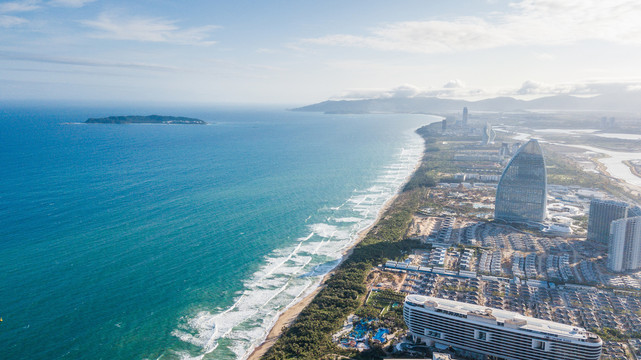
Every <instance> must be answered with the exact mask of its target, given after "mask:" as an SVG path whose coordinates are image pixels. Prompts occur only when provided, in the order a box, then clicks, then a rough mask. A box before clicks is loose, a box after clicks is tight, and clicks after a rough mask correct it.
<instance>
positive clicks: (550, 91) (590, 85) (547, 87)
mask: <svg viewBox="0 0 641 360" xmlns="http://www.w3.org/2000/svg"><path fill="white" fill-rule="evenodd" d="M639 88H641V82H639V81H620V82H617V81H600V82H594V81H588V82H578V83H561V84H548V83H542V82H538V81H533V80H527V81H525V82H524V83H523V84H522V85H521V87H520V88H518V89H516V90H514V89H511V90H510V89H506V90H503V91H502V92H501V94H502V95H561V94H566V95H578V96H588V95H602V94H621V93H625V92H628V91H636V90H638V89H639Z"/></svg>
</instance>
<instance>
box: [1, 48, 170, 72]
mask: <svg viewBox="0 0 641 360" xmlns="http://www.w3.org/2000/svg"><path fill="white" fill-rule="evenodd" d="M0 59H6V60H21V61H30V62H36V63H48V64H59V65H72V66H86V67H108V68H124V69H134V70H155V71H176V70H179V69H178V68H175V67H170V66H164V65H158V64H152V63H136V62H118V61H109V60H102V59H100V60H95V59H82V58H66V57H55V56H49V55H42V54H36V53H20V52H9V51H0Z"/></svg>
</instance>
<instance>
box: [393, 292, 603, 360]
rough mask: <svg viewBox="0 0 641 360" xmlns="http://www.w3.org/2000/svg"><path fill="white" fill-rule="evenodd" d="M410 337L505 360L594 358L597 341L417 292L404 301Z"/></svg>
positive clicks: (598, 352) (506, 313)
mask: <svg viewBox="0 0 641 360" xmlns="http://www.w3.org/2000/svg"><path fill="white" fill-rule="evenodd" d="M403 313H404V317H405V322H406V323H407V326H408V327H409V332H410V335H411V336H413V337H414V338H416V339H418V340H420V341H422V342H424V343H426V344H427V345H434V344H437V345H441V346H446V347H448V346H451V347H454V348H458V349H462V350H466V351H471V352H474V353H479V354H485V355H488V356H493V357H494V358H499V359H506V360H598V359H599V357H600V356H601V345H602V341H601V339H600V338H599V337H598V336H596V335H595V334H592V333H590V332H588V331H586V330H585V329H583V328H578V327H574V326H570V325H564V324H560V323H556V322H552V321H546V320H540V319H536V318H533V317H526V316H522V315H520V314H518V313H515V312H511V311H505V310H500V309H492V308H486V307H483V306H478V305H472V304H467V303H464V302H458V301H452V300H447V299H439V298H435V297H427V296H421V295H409V296H407V298H406V299H405V306H404V310H403Z"/></svg>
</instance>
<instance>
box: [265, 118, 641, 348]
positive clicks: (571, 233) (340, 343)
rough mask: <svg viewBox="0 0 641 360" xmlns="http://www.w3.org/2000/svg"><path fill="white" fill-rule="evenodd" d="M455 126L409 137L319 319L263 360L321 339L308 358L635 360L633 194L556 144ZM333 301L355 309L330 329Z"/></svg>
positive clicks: (637, 251)
mask: <svg viewBox="0 0 641 360" xmlns="http://www.w3.org/2000/svg"><path fill="white" fill-rule="evenodd" d="M458 114H459V118H458V120H457V119H456V118H455V117H452V116H451V117H448V118H447V121H445V122H438V123H434V124H432V125H430V126H426V127H424V128H422V129H420V130H419V131H418V132H419V134H421V135H423V136H424V138H425V139H426V152H425V157H424V158H423V162H422V164H421V165H420V167H419V168H418V169H417V171H416V173H415V175H414V177H413V178H412V179H410V181H409V182H408V183H407V185H406V186H405V188H404V189H403V191H402V192H401V194H400V195H399V198H398V200H397V201H396V202H395V205H393V206H392V208H391V210H390V211H388V212H387V213H385V214H384V216H383V217H382V219H381V220H380V222H379V223H378V225H377V226H375V227H374V228H373V229H372V230H371V231H370V233H369V234H368V235H367V236H366V237H365V239H364V240H363V242H362V243H361V244H359V245H357V246H356V247H355V249H354V253H353V255H352V256H350V258H348V260H347V261H346V263H345V265H343V266H341V267H339V270H337V273H336V274H335V275H334V276H331V277H329V279H328V280H327V287H326V289H324V290H322V291H321V292H320V295H319V297H318V298H317V299H315V300H314V301H315V302H316V301H317V303H315V302H313V303H312V305H311V308H312V309H318V312H317V311H316V310H312V312H311V313H303V315H302V317H303V319H304V320H302V324H301V325H298V326H294V330H293V331H292V332H291V333H290V332H288V333H286V334H285V336H284V339H285V340H283V343H282V344H281V343H280V342H279V343H278V344H277V346H276V350H274V351H273V352H272V353H271V354H272V356H268V357H266V359H268V360H276V359H281V358H287V356H282V354H292V357H297V356H299V354H301V352H298V351H294V350H291V352H288V351H290V350H288V349H302V348H304V347H305V346H309V345H307V344H308V342H307V341H308V340H307V339H309V338H310V337H311V336H312V335H311V334H315V332H314V331H313V329H314V328H317V327H321V326H323V327H325V326H326V327H327V328H332V329H333V330H332V332H331V337H332V338H331V341H330V342H331V344H332V345H331V346H328V347H326V348H324V350H323V351H321V352H318V353H314V356H317V355H320V354H325V355H327V356H328V358H340V357H342V356H344V357H345V358H361V359H382V358H388V357H390V356H392V357H396V358H398V357H401V358H402V357H412V358H421V359H436V358H438V357H439V356H442V355H443V354H446V355H444V356H446V357H447V358H449V359H456V360H488V359H492V360H627V359H638V358H641V333H640V332H639V330H638V329H641V316H640V315H641V291H640V290H639V289H640V288H641V271H639V270H638V269H639V268H640V267H641V217H639V215H638V214H639V213H640V212H639V207H638V206H636V203H638V202H639V200H640V199H641V192H635V191H637V190H635V188H629V189H628V188H626V189H625V190H621V188H620V187H619V184H618V183H615V182H614V181H611V180H610V178H608V177H607V176H606V175H604V174H602V173H599V172H598V170H597V168H595V167H594V162H592V161H585V160H584V159H585V158H584V157H585V156H586V155H585V154H584V153H583V152H581V151H580V150H579V151H577V150H574V151H573V149H571V148H569V147H567V146H566V147H562V146H559V145H552V144H551V143H552V142H553V141H557V142H558V141H560V140H557V139H558V138H553V137H552V139H553V140H552V141H549V140H548V138H547V137H551V136H552V135H548V134H546V135H545V136H546V138H545V139H543V138H542V140H544V141H541V142H539V141H537V140H533V139H528V138H527V137H526V136H523V133H522V131H523V130H521V128H520V127H517V126H515V127H507V126H505V125H495V126H493V127H490V126H489V123H490V121H491V120H493V119H491V118H490V116H491V115H487V116H486V115H483V114H478V115H477V114H475V116H474V117H473V119H474V121H473V122H471V123H470V122H466V121H465V117H466V116H468V117H469V113H467V114H465V112H463V116H461V113H460V112H459V113H458ZM494 120H495V119H494ZM597 120H598V119H597ZM481 124H483V125H481ZM506 133H509V134H510V136H512V137H506V136H505V135H504V134H506ZM515 134H519V135H518V136H517V135H515ZM494 136H496V137H497V139H495V138H494ZM605 141H607V140H605ZM542 145H543V146H545V148H544V149H545V153H546V157H545V158H544V155H543V154H544V152H543V150H544V149H542ZM581 156H584V157H581ZM577 164H580V165H581V166H582V167H583V168H581V167H579V165H577ZM592 170H594V171H592ZM548 182H549V184H548ZM615 184H616V185H615ZM351 259H357V260H354V261H358V262H352V261H350V260H351ZM348 271H349V273H348ZM354 274H360V275H358V276H359V277H354ZM348 279H356V280H354V281H353V282H350V281H349V280H348ZM358 279H362V280H358ZM337 289H345V290H344V293H342V292H338V290H337ZM355 289H359V290H358V291H360V293H359V294H360V297H358V298H357V297H356V296H355V295H354V293H353V292H354V291H355ZM341 294H344V295H341ZM348 295H349V298H347V296H348ZM341 296H344V297H345V299H342V300H340V301H341V303H350V304H353V305H351V306H344V307H339V308H340V309H342V310H341V313H340V315H338V318H339V319H341V324H334V325H330V322H331V320H330V319H327V317H326V314H327V310H326V308H325V307H324V304H327V303H334V304H335V303H337V302H338V301H339V300H338V298H340V297H341ZM321 309H323V310H321ZM307 319H313V322H312V321H311V320H307ZM325 321H327V324H325V323H324V322H325ZM303 329H310V330H309V332H306V331H304V330H303ZM301 331H302V332H301ZM320 339H321V340H322V337H321V338H320ZM321 340H319V341H318V342H317V346H320V347H323V346H326V345H323V344H325V343H322V342H321ZM290 344H292V345H291V347H290V348H288V347H287V346H290ZM356 352H359V353H360V354H358V355H356ZM311 353H312V352H308V353H306V354H311ZM437 353H438V355H437ZM294 354H295V355H294ZM279 356H281V357H279ZM314 356H310V357H309V358H314ZM317 358H319V357H318V356H317Z"/></svg>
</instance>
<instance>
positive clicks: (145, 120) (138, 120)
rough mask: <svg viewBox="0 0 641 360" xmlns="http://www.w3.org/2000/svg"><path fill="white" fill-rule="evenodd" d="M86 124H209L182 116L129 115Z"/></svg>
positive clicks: (110, 117) (101, 119) (90, 121)
mask: <svg viewBox="0 0 641 360" xmlns="http://www.w3.org/2000/svg"><path fill="white" fill-rule="evenodd" d="M85 123H86V124H179V125H206V124H207V122H205V121H202V120H199V119H193V118H188V117H182V116H163V115H148V116H140V115H128V116H109V117H104V118H89V119H87V121H85Z"/></svg>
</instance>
